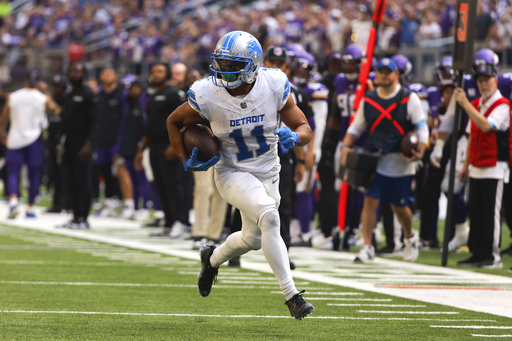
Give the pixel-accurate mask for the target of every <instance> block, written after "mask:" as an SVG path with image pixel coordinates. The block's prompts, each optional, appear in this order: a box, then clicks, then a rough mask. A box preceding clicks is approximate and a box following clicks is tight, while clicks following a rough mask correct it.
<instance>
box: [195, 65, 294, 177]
mask: <svg viewBox="0 0 512 341" xmlns="http://www.w3.org/2000/svg"><path fill="white" fill-rule="evenodd" d="M188 94H189V96H188V103H189V104H190V106H191V107H192V108H194V109H195V110H196V111H197V112H199V114H200V115H201V116H202V117H203V118H205V119H207V120H208V121H210V125H211V128H212V131H213V134H214V135H215V136H217V138H218V139H219V141H220V152H221V155H222V158H221V160H220V162H218V163H217V164H216V165H215V167H217V168H218V169H222V168H224V167H230V168H236V169H239V170H241V171H247V172H251V173H264V174H265V173H267V174H268V173H274V174H276V173H278V172H279V170H280V165H279V158H278V156H277V143H278V136H277V135H274V131H275V130H276V129H277V128H278V127H279V122H280V118H279V111H280V110H281V109H282V108H283V106H284V105H285V103H286V101H287V100H288V97H289V96H290V84H289V82H288V77H287V76H286V74H284V73H283V72H282V71H281V70H278V69H266V68H261V69H260V71H259V73H258V76H257V77H256V81H255V84H254V86H253V88H252V89H251V91H250V92H249V93H248V94H246V95H244V96H240V97H235V96H232V95H230V94H229V93H228V91H227V90H226V89H225V88H222V87H218V86H216V85H215V84H213V82H212V78H211V77H209V78H206V79H201V80H199V81H197V82H195V83H194V84H192V86H191V87H190V90H189V92H188Z"/></svg>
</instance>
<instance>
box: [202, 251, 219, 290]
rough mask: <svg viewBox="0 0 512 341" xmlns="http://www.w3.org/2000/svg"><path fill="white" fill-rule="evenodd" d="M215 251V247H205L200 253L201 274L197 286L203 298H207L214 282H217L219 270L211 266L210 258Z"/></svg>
mask: <svg viewBox="0 0 512 341" xmlns="http://www.w3.org/2000/svg"><path fill="white" fill-rule="evenodd" d="M213 250H215V246H213V245H203V246H202V247H201V250H200V251H199V255H200V257H201V272H200V273H199V275H197V286H198V289H199V293H200V294H201V296H203V297H206V296H208V295H209V294H210V290H212V285H213V282H216V281H217V273H218V272H219V268H214V267H212V266H211V264H210V256H211V255H212V253H213Z"/></svg>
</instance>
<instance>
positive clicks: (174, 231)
mask: <svg viewBox="0 0 512 341" xmlns="http://www.w3.org/2000/svg"><path fill="white" fill-rule="evenodd" d="M185 232H186V225H185V224H183V223H182V222H179V221H176V222H175V223H174V224H172V228H171V232H169V237H171V239H178V238H181V237H183V236H184V235H185Z"/></svg>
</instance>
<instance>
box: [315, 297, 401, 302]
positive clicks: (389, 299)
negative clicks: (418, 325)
mask: <svg viewBox="0 0 512 341" xmlns="http://www.w3.org/2000/svg"><path fill="white" fill-rule="evenodd" d="M308 301H370V302H391V301H392V299H391V298H342V297H308Z"/></svg>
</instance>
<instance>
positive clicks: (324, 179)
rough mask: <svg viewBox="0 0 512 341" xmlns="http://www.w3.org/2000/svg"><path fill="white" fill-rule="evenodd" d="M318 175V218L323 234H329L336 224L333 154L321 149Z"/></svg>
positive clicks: (336, 193) (336, 198) (336, 194)
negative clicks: (319, 188)
mask: <svg viewBox="0 0 512 341" xmlns="http://www.w3.org/2000/svg"><path fill="white" fill-rule="evenodd" d="M317 171H318V175H319V177H320V184H321V186H322V189H321V190H320V200H319V202H318V220H319V223H320V226H319V227H320V229H321V231H322V233H323V234H324V235H325V236H330V235H331V233H332V228H333V227H334V226H336V225H337V219H338V217H337V212H338V195H339V194H338V192H337V191H336V190H335V188H334V182H335V180H336V179H335V177H336V175H335V173H334V154H333V153H332V152H330V151H325V152H324V150H322V157H321V159H320V162H319V164H318V169H317Z"/></svg>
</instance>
